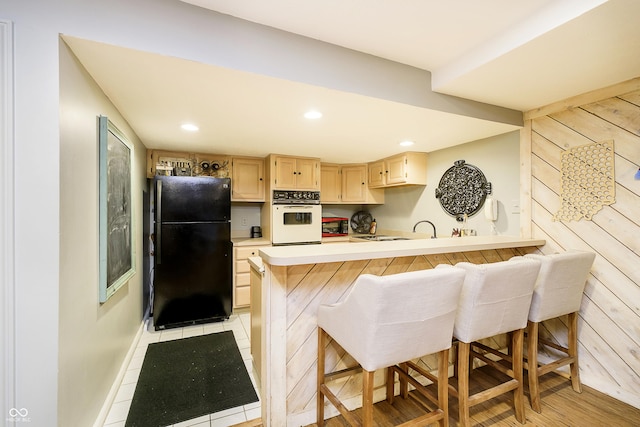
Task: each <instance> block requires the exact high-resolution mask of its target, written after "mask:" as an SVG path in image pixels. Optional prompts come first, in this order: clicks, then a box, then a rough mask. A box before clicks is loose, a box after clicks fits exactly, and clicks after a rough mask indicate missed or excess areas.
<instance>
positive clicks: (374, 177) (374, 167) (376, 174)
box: [369, 161, 385, 187]
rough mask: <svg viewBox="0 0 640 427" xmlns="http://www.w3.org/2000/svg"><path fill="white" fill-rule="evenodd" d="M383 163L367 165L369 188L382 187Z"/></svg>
mask: <svg viewBox="0 0 640 427" xmlns="http://www.w3.org/2000/svg"><path fill="white" fill-rule="evenodd" d="M384 172H385V168H384V162H383V161H379V162H374V163H369V187H382V186H383V185H384V175H385V174H384Z"/></svg>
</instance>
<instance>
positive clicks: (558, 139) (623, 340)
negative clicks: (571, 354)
mask: <svg viewBox="0 0 640 427" xmlns="http://www.w3.org/2000/svg"><path fill="white" fill-rule="evenodd" d="M606 140H613V141H614V150H615V194H616V196H615V197H616V203H615V204H613V205H611V206H605V207H604V208H603V209H602V210H601V211H599V212H598V213H597V214H595V215H594V216H593V218H592V220H591V221H587V220H584V219H582V220H580V221H553V219H552V216H553V215H554V214H555V213H556V212H557V211H558V210H559V208H560V203H561V202H560V196H559V195H560V192H561V189H560V185H561V180H560V159H561V154H562V152H563V151H564V150H566V149H569V148H571V147H575V146H579V145H583V144H588V143H593V142H600V141H606ZM521 147H522V148H521V149H522V151H523V152H524V153H521V157H522V158H523V166H524V167H523V168H522V177H521V185H522V183H525V185H527V186H529V185H530V188H523V194H524V195H525V198H526V196H528V195H530V198H529V199H528V200H526V199H525V200H523V206H526V207H528V210H527V211H525V212H523V221H522V225H523V227H524V231H525V232H524V234H525V235H526V234H527V232H529V233H530V235H531V236H532V237H534V238H542V239H546V241H547V245H545V246H544V247H543V248H541V250H542V252H543V253H553V252H557V251H563V250H567V249H581V250H588V251H593V252H595V253H596V260H595V263H594V266H593V268H592V272H591V275H590V277H589V279H588V283H587V287H586V290H585V293H584V298H583V302H582V307H581V310H580V320H579V326H578V328H579V335H578V337H579V356H580V372H581V379H582V381H583V383H584V384H587V385H589V386H591V387H594V388H596V389H598V390H600V391H602V392H604V393H606V394H608V395H611V396H613V397H615V398H618V399H620V400H622V401H624V402H627V403H629V404H631V405H633V406H635V407H639V408H640V180H635V179H634V174H635V173H636V172H637V171H638V167H639V166H640V79H634V80H631V81H629V82H625V83H624V84H621V85H618V86H615V87H610V88H606V89H603V90H600V91H597V92H593V93H590V94H585V95H582V96H580V97H576V98H573V99H570V100H566V101H563V102H562V103H558V104H555V105H552V106H547V107H545V108H542V109H539V110H536V111H531V112H528V113H526V114H525V128H524V130H523V132H522V146H521ZM529 147H530V148H529ZM527 163H528V164H527ZM529 217H530V221H528V220H529ZM529 225H530V227H531V228H530V230H527V229H526V228H527V227H528V226H529ZM565 323H566V319H562V320H561V321H553V322H547V323H546V324H545V331H544V333H545V334H546V335H547V336H549V337H552V338H553V339H555V340H557V341H559V342H566V332H565V329H564V327H562V326H563V324H565Z"/></svg>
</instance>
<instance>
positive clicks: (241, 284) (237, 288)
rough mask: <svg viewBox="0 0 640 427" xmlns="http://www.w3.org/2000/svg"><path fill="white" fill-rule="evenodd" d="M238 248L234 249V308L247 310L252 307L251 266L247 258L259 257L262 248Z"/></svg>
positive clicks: (259, 246)
mask: <svg viewBox="0 0 640 427" xmlns="http://www.w3.org/2000/svg"><path fill="white" fill-rule="evenodd" d="M265 246H269V245H258V246H237V247H234V248H233V308H245V307H249V306H250V305H251V266H250V265H249V261H248V260H247V258H249V257H250V256H258V251H259V250H260V248H261V247H265Z"/></svg>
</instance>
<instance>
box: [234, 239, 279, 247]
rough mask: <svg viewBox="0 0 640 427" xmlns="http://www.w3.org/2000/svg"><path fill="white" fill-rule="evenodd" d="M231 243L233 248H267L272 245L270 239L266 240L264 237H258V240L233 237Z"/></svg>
mask: <svg viewBox="0 0 640 427" xmlns="http://www.w3.org/2000/svg"><path fill="white" fill-rule="evenodd" d="M231 243H233V246H236V247H238V246H265V245H270V244H271V240H269V239H265V238H262V237H256V238H251V237H232V238H231Z"/></svg>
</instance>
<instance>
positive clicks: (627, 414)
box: [312, 367, 640, 427]
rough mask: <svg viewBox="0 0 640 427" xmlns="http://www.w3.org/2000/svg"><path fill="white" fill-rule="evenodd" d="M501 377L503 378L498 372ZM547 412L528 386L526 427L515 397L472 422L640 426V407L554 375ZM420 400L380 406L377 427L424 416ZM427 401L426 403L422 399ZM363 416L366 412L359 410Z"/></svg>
mask: <svg viewBox="0 0 640 427" xmlns="http://www.w3.org/2000/svg"><path fill="white" fill-rule="evenodd" d="M494 372H495V371H494V370H492V369H490V368H487V367H483V368H478V369H474V371H473V375H472V383H471V392H474V388H475V389H477V388H478V387H480V388H482V387H485V386H486V385H489V384H491V383H495V378H496V377H495V376H494V375H496V374H495V373H494ZM498 375H501V374H498ZM540 390H541V399H542V413H541V414H538V413H536V412H534V411H533V410H532V409H531V407H530V406H529V395H528V391H527V388H526V387H525V398H526V406H525V409H526V424H520V423H519V422H518V421H516V419H515V417H514V414H513V406H512V394H511V393H508V394H506V395H502V396H498V397H496V398H495V399H492V400H490V401H488V402H484V403H482V404H479V405H477V406H474V407H472V408H471V422H472V423H473V425H475V426H483V427H488V426H499V427H506V426H523V425H525V426H527V427H563V426H567V427H600V426H602V427H605V426H606V427H613V426H615V427H638V426H640V409H637V408H634V407H632V406H629V405H626V404H625V403H622V402H620V401H618V400H616V399H614V398H612V397H609V396H607V395H604V394H602V393H600V392H598V391H596V390H594V389H592V388H589V387H586V386H584V385H583V392H582V393H580V394H579V393H576V392H574V391H573V389H572V388H571V383H570V381H568V380H567V379H565V378H563V377H561V376H559V375H557V374H555V373H549V374H547V375H545V376H543V377H542V378H541V379H540ZM415 399H420V396H418V397H415V396H414V398H412V399H406V400H405V399H402V398H396V399H394V404H393V406H392V405H389V404H388V403H386V402H379V403H377V404H376V405H375V408H374V420H375V425H376V426H379V427H387V426H394V425H397V424H400V423H402V422H404V421H408V420H410V419H412V418H414V417H416V416H419V415H420V414H424V410H423V409H422V406H421V405H420V404H418V403H417V402H416V400H415ZM420 400H422V399H420ZM449 410H450V414H449V421H450V425H451V426H457V425H458V404H457V401H456V399H454V398H451V397H450V399H449ZM355 413H356V415H357V416H360V410H356V411H355ZM315 425H316V424H312V426H315ZM348 425H349V424H348V423H346V422H345V421H344V419H343V418H342V417H335V418H331V419H330V420H327V421H326V422H325V426H327V427H342V426H348Z"/></svg>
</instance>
